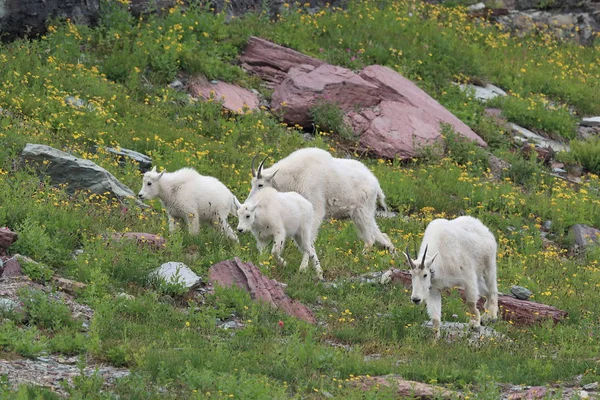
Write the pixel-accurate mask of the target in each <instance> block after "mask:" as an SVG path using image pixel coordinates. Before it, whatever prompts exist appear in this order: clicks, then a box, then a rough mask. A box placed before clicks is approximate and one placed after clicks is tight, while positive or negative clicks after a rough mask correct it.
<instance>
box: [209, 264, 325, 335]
mask: <svg viewBox="0 0 600 400" xmlns="http://www.w3.org/2000/svg"><path fill="white" fill-rule="evenodd" d="M209 280H210V281H211V283H212V284H213V286H215V285H219V286H225V287H230V286H233V285H235V286H237V287H239V288H240V289H244V290H246V291H248V292H249V293H250V296H251V297H252V299H254V300H260V301H263V302H265V303H267V304H271V305H272V306H274V307H277V308H279V309H281V310H282V311H284V312H285V313H287V314H288V315H291V316H294V317H297V318H300V319H303V320H304V321H307V322H309V323H311V324H315V323H316V322H317V321H316V319H315V317H314V315H313V313H312V311H311V310H310V309H309V308H308V307H306V306H305V305H303V304H302V303H300V302H299V301H296V300H292V299H290V298H289V297H288V296H287V295H286V294H285V293H284V291H283V287H282V286H283V285H282V284H281V283H279V282H277V281H276V280H274V279H269V278H268V277H266V276H264V275H263V274H262V273H261V272H260V270H259V269H258V268H257V267H256V266H254V265H252V264H250V263H244V262H242V261H241V260H240V259H239V258H237V257H236V258H234V259H233V260H226V261H221V262H219V263H217V264H215V265H213V266H212V267H210V270H209Z"/></svg>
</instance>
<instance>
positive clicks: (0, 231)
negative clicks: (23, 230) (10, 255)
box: [0, 228, 19, 256]
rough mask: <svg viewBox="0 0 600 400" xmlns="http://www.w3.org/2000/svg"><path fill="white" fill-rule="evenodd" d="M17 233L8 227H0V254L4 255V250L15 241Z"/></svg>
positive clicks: (17, 236)
mask: <svg viewBox="0 0 600 400" xmlns="http://www.w3.org/2000/svg"><path fill="white" fill-rule="evenodd" d="M18 238H19V235H17V234H16V233H15V232H13V231H11V230H10V229H8V228H0V256H5V255H6V250H7V249H8V248H9V247H10V246H11V245H12V244H13V243H14V242H16V241H17V239H18Z"/></svg>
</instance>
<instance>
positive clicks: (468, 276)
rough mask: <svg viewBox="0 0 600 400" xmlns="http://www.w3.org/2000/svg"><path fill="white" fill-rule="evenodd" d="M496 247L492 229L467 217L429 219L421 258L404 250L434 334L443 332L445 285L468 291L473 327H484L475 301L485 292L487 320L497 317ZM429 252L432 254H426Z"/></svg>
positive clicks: (415, 293) (417, 299)
mask: <svg viewBox="0 0 600 400" xmlns="http://www.w3.org/2000/svg"><path fill="white" fill-rule="evenodd" d="M496 249H497V244H496V239H495V238H494V235H493V234H492V233H491V232H490V230H489V229H488V228H487V227H486V226H485V225H483V224H482V223H481V221H479V220H478V219H477V218H473V217H468V216H463V217H458V218H456V219H453V220H447V219H441V218H440V219H435V220H433V221H431V222H430V223H429V225H427V228H426V229H425V234H424V236H423V241H422V242H421V248H420V249H419V255H418V256H417V259H415V260H413V259H412V258H411V257H410V256H409V254H408V247H407V248H406V252H405V253H404V255H405V256H406V259H407V261H408V264H409V265H410V268H411V271H410V272H411V275H412V295H411V299H412V301H413V302H414V303H415V304H420V303H421V302H423V301H424V302H425V303H427V313H428V314H429V317H430V318H431V319H432V322H433V329H434V331H435V332H436V336H439V328H440V319H441V315H442V296H441V291H442V290H444V289H448V288H453V287H460V288H462V289H464V293H465V298H466V303H467V306H468V307H469V311H470V313H471V314H472V315H473V319H472V320H471V321H470V324H471V326H472V327H474V328H479V326H480V325H481V316H480V314H479V310H478V309H477V301H478V300H479V297H480V296H482V295H483V296H485V297H486V302H485V310H486V311H485V313H484V315H483V319H484V321H492V320H495V319H496V318H497V317H498V287H497V282H496ZM428 252H429V254H433V256H431V257H428V256H427V253H428Z"/></svg>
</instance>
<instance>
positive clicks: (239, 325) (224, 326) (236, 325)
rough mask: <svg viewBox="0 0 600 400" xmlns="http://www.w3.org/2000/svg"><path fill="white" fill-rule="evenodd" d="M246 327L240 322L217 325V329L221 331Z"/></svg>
mask: <svg viewBox="0 0 600 400" xmlns="http://www.w3.org/2000/svg"><path fill="white" fill-rule="evenodd" d="M245 326H246V325H244V324H242V323H241V322H238V321H235V320H233V321H227V322H223V323H222V324H221V325H218V327H219V328H221V329H225V330H227V329H240V328H243V327H245Z"/></svg>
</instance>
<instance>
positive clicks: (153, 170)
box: [150, 165, 156, 173]
mask: <svg viewBox="0 0 600 400" xmlns="http://www.w3.org/2000/svg"><path fill="white" fill-rule="evenodd" d="M150 172H154V173H156V165H155V166H154V168H152V171H150Z"/></svg>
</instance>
